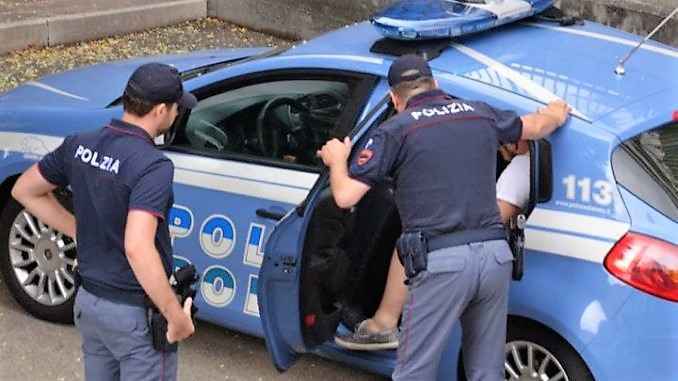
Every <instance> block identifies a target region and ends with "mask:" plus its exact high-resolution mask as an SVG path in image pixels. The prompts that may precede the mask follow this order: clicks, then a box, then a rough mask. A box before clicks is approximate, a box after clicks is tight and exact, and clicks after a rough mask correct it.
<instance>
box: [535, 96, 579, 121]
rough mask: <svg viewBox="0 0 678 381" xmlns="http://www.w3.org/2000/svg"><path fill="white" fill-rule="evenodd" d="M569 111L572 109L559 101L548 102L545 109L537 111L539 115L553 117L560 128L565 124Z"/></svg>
mask: <svg viewBox="0 0 678 381" xmlns="http://www.w3.org/2000/svg"><path fill="white" fill-rule="evenodd" d="M571 111H572V108H571V107H570V105H568V104H567V103H565V102H564V101H562V100H560V99H559V100H555V101H552V102H549V104H548V105H547V106H546V107H545V108H543V109H541V110H539V113H540V114H546V115H549V116H551V117H553V118H554V119H556V120H557V121H558V126H562V125H563V124H565V122H567V118H569V116H570V112H571Z"/></svg>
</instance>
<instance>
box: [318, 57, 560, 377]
mask: <svg viewBox="0 0 678 381" xmlns="http://www.w3.org/2000/svg"><path fill="white" fill-rule="evenodd" d="M388 79H389V84H390V85H391V99H392V101H393V104H394V106H395V108H396V110H397V111H398V114H397V115H395V116H394V117H392V118H391V119H389V120H388V121H386V122H385V123H384V124H383V125H381V126H379V127H378V128H377V129H376V130H375V131H374V132H373V133H372V134H371V135H370V136H369V138H368V139H367V141H366V143H365V144H364V147H362V149H361V150H360V152H359V153H358V154H357V155H355V158H354V159H353V160H352V162H351V163H350V165H347V161H348V157H349V154H350V152H351V148H352V147H351V141H350V139H349V138H346V139H345V140H344V142H340V141H339V140H337V139H333V140H331V141H329V142H327V144H325V146H324V147H323V148H322V150H321V151H319V152H318V153H319V155H320V156H321V157H322V159H323V162H324V163H325V164H326V165H327V166H328V167H329V168H330V184H331V189H332V194H333V196H334V198H335V201H336V203H337V205H339V206H340V207H342V208H349V207H352V206H353V205H355V204H356V203H357V202H358V201H359V200H360V199H361V198H362V197H363V196H364V195H365V193H366V192H367V191H368V190H369V189H370V187H372V186H374V185H376V184H377V183H379V182H381V181H383V180H384V179H385V178H387V177H392V178H393V179H394V180H395V198H396V204H397V207H398V211H399V213H400V217H401V220H402V227H403V234H402V235H401V237H400V238H399V240H398V244H397V250H398V255H399V258H400V260H401V262H402V263H403V265H404V266H405V272H406V275H407V277H408V281H407V283H408V289H409V290H408V293H409V295H408V301H407V304H406V306H405V309H404V312H403V317H402V323H401V327H402V331H401V336H400V346H399V348H398V362H397V366H396V369H395V372H394V374H393V379H394V380H407V381H413V380H434V379H435V378H436V375H437V372H438V365H439V362H440V358H441V354H442V351H443V350H444V348H445V347H446V345H447V342H448V340H449V337H450V334H451V332H452V328H453V325H454V323H455V322H456V321H457V319H460V321H461V324H462V331H463V344H462V345H463V352H464V356H463V357H464V367H465V370H466V375H467V378H468V379H469V380H471V381H476V380H485V381H486V380H492V381H494V380H503V379H504V343H505V340H506V315H507V308H508V288H509V283H510V279H511V267H512V266H511V261H512V259H513V256H512V253H511V251H510V249H509V247H508V244H507V242H506V240H505V232H504V228H503V225H502V223H501V219H500V216H499V211H498V207H497V201H496V194H495V192H496V190H495V182H496V171H497V169H496V152H497V148H498V146H499V145H500V144H501V143H515V142H517V141H518V140H520V139H528V140H530V139H532V140H533V139H540V138H542V137H545V136H547V135H549V134H550V133H552V132H553V131H554V130H555V129H556V128H558V127H559V126H561V125H563V124H564V123H565V122H566V121H567V118H568V114H569V111H570V108H569V106H568V105H567V104H565V103H564V102H562V101H556V102H552V103H550V104H549V105H548V106H547V107H546V108H544V109H542V110H540V111H539V113H533V114H529V115H525V116H523V117H519V116H518V115H516V113H514V112H512V111H501V110H497V109H494V108H493V107H491V106H489V105H487V104H485V103H483V102H477V101H470V100H463V99H458V98H455V97H452V96H450V95H448V94H446V93H444V92H443V91H442V90H440V89H438V84H437V82H436V81H435V80H434V79H433V75H432V72H431V69H430V67H429V65H428V63H427V62H426V61H425V60H423V59H422V58H420V57H418V56H414V55H407V56H403V57H400V58H399V59H397V60H396V61H395V62H394V63H393V64H392V66H391V68H390V70H389V73H388Z"/></svg>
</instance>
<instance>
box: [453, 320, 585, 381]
mask: <svg viewBox="0 0 678 381" xmlns="http://www.w3.org/2000/svg"><path fill="white" fill-rule="evenodd" d="M505 353H506V356H505V360H504V379H505V380H506V381H547V380H548V381H593V375H591V372H590V371H589V369H588V367H587V366H586V364H585V363H584V361H583V360H582V359H581V357H579V355H578V354H577V352H576V351H575V349H574V348H572V346H571V345H570V344H569V343H567V342H566V341H565V340H563V339H562V338H561V337H560V336H558V335H557V334H555V333H554V332H553V331H551V330H549V329H548V328H546V327H544V326H541V325H539V324H536V323H533V322H530V321H527V320H517V319H510V320H509V326H508V332H507V337H506V346H505ZM462 360H463V355H462V356H460V358H459V368H458V373H457V379H458V380H460V381H465V380H466V376H465V373H464V365H463V362H462Z"/></svg>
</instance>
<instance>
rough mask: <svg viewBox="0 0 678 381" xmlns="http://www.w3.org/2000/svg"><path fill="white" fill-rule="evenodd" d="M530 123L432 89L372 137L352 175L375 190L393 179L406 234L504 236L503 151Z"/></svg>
mask: <svg viewBox="0 0 678 381" xmlns="http://www.w3.org/2000/svg"><path fill="white" fill-rule="evenodd" d="M522 126H523V124H522V121H521V119H520V117H518V115H517V114H516V113H514V112H512V111H500V110H497V109H494V108H493V107H491V106H489V105H487V104H485V103H483V102H475V101H467V100H463V99H457V98H454V97H452V96H450V95H447V94H445V93H444V92H443V91H441V90H433V91H429V92H426V93H423V94H419V95H418V96H415V97H413V98H412V99H411V100H410V101H409V102H408V105H407V109H406V110H405V111H403V112H401V113H398V114H396V115H395V116H393V117H392V118H391V119H389V120H388V121H386V122H385V123H384V124H382V125H381V126H379V127H378V128H377V129H376V130H374V132H372V133H371V135H370V136H369V137H368V139H367V141H366V143H365V144H364V145H363V147H361V150H360V151H359V152H358V153H357V154H356V155H355V157H354V158H353V159H352V160H351V164H350V168H349V173H350V176H351V177H352V178H354V179H356V180H359V181H361V182H363V183H365V184H367V185H370V186H374V185H375V184H377V183H379V182H381V181H384V180H385V179H386V178H388V177H392V178H393V180H394V183H395V199H396V204H397V206H398V211H399V212H400V218H401V220H402V224H403V231H423V232H424V233H426V234H427V235H429V236H436V235H441V234H448V233H460V234H462V235H464V234H466V235H467V238H468V239H466V240H464V239H462V241H464V242H474V241H484V240H490V239H497V238H503V237H504V232H503V226H502V224H501V218H500V215H499V208H498V207H497V199H496V178H497V175H496V172H497V168H496V165H497V149H498V147H499V145H500V144H502V143H509V142H513V143H514V142H517V141H518V140H519V139H520V137H521V134H522Z"/></svg>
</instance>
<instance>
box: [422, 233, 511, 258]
mask: <svg viewBox="0 0 678 381" xmlns="http://www.w3.org/2000/svg"><path fill="white" fill-rule="evenodd" d="M497 239H504V240H505V239H506V231H505V230H504V229H503V228H492V229H477V230H462V231H459V232H454V233H448V234H442V235H437V236H433V237H428V252H429V253H430V252H432V251H436V250H440V249H445V248H448V247H454V246H460V245H466V244H469V243H473V242H483V241H494V240H497Z"/></svg>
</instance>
